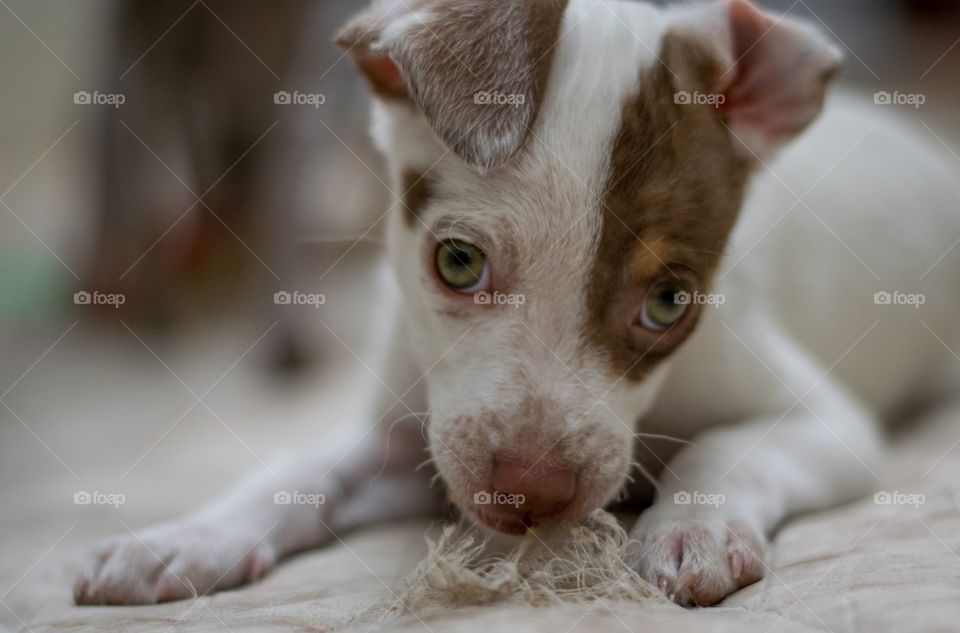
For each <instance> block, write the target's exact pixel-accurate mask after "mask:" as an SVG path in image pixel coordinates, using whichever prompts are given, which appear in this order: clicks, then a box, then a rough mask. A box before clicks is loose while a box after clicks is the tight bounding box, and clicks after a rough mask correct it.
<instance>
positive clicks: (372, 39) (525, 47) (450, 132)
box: [337, 0, 567, 169]
mask: <svg viewBox="0 0 960 633" xmlns="http://www.w3.org/2000/svg"><path fill="white" fill-rule="evenodd" d="M566 4H567V0H495V1H494V0H489V1H485V2H480V1H474V2H464V1H463V0H380V1H379V2H376V3H375V4H374V6H373V7H372V8H371V9H369V10H367V11H366V12H365V13H363V14H361V15H360V16H358V17H357V18H355V19H354V20H353V21H352V22H350V23H349V24H348V25H347V26H346V27H345V28H344V29H343V30H342V31H341V32H340V34H339V35H338V37H337V43H338V44H339V45H340V46H342V47H343V48H345V49H346V50H348V51H350V52H351V53H352V54H353V56H354V58H355V59H356V61H357V65H358V66H359V68H360V70H361V72H362V73H363V74H364V75H365V76H366V78H367V80H368V81H369V83H370V85H371V86H372V87H373V90H374V93H375V94H376V95H377V96H378V97H379V98H381V99H384V100H388V101H398V100H399V101H404V100H405V101H409V102H410V103H411V104H412V105H413V106H414V107H416V108H418V109H419V110H420V111H421V112H422V114H423V115H424V117H425V118H426V120H427V123H428V124H429V125H430V127H431V129H433V131H434V133H435V134H436V135H437V137H438V138H439V139H440V141H441V142H442V143H443V144H444V145H445V146H446V147H448V148H449V149H450V150H452V151H453V152H454V153H455V154H456V155H457V156H459V157H460V158H461V159H462V160H463V161H465V162H466V163H467V164H469V165H471V166H473V167H476V168H478V169H491V168H493V167H497V166H499V165H501V164H503V163H504V162H506V161H507V160H508V159H509V158H510V157H511V156H513V155H514V154H515V153H516V152H517V150H519V149H520V147H521V146H522V145H523V143H524V141H525V140H526V138H527V136H528V134H529V132H530V128H531V127H532V126H533V123H534V121H535V120H536V116H537V113H538V112H539V109H540V105H541V103H542V101H543V95H544V93H545V92H546V85H547V80H548V76H549V71H550V68H551V62H552V52H553V50H554V48H555V47H556V43H557V41H558V39H559V37H560V26H561V23H562V21H563V14H564V10H565V8H566Z"/></svg>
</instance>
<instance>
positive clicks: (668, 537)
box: [630, 520, 764, 606]
mask: <svg viewBox="0 0 960 633" xmlns="http://www.w3.org/2000/svg"><path fill="white" fill-rule="evenodd" d="M763 541H764V540H763V538H762V537H761V536H760V535H759V532H757V531H756V530H753V529H752V528H750V527H748V526H747V524H746V523H744V522H740V521H731V522H724V521H720V520H712V521H696V522H693V521H675V522H673V523H672V524H670V525H668V526H661V527H659V528H655V529H654V530H653V531H652V532H651V533H650V534H649V535H647V536H643V537H642V538H641V539H640V541H639V542H638V543H637V544H636V546H635V547H634V548H633V550H632V556H631V561H630V562H631V564H632V565H633V566H634V568H635V569H636V570H637V571H638V572H639V573H640V575H641V576H643V577H644V578H646V579H647V580H648V581H650V582H652V583H653V584H655V585H656V586H657V587H659V588H660V590H661V591H663V593H664V594H665V595H667V596H668V597H669V598H670V599H671V600H673V601H674V602H676V603H677V604H680V605H684V606H708V605H713V604H716V603H718V602H720V601H721V600H723V599H724V598H726V597H727V596H728V595H730V594H731V593H733V592H735V591H737V590H738V589H740V588H742V587H746V586H747V585H750V584H753V583H754V582H757V581H758V580H760V578H762V577H763V570H764V564H763Z"/></svg>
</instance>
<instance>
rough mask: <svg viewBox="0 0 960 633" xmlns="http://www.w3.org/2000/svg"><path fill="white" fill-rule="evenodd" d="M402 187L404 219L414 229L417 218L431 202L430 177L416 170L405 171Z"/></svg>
mask: <svg viewBox="0 0 960 633" xmlns="http://www.w3.org/2000/svg"><path fill="white" fill-rule="evenodd" d="M401 186H402V187H403V205H402V208H403V219H404V221H405V222H406V224H407V226H408V227H412V226H414V225H415V224H417V218H419V217H420V216H421V214H422V213H423V210H424V208H425V207H426V206H427V204H428V203H429V202H430V198H431V196H432V193H433V190H432V187H431V185H430V176H429V175H428V174H425V173H423V172H421V171H419V170H416V169H405V170H404V171H403V174H402V178H401Z"/></svg>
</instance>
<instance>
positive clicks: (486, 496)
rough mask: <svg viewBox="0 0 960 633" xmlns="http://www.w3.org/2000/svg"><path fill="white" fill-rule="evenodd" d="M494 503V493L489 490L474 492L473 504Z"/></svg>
mask: <svg viewBox="0 0 960 633" xmlns="http://www.w3.org/2000/svg"><path fill="white" fill-rule="evenodd" d="M491 503H493V495H491V494H490V493H489V492H487V491H485V490H482V491H480V492H475V493H473V505H475V506H488V505H490V504H491Z"/></svg>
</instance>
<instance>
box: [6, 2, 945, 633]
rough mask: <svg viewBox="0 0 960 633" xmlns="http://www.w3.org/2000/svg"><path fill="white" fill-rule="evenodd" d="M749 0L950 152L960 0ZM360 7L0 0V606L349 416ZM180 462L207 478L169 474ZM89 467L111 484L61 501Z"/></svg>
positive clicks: (359, 228)
mask: <svg viewBox="0 0 960 633" xmlns="http://www.w3.org/2000/svg"><path fill="white" fill-rule="evenodd" d="M760 4H763V5H765V6H767V7H769V8H771V9H772V10H775V11H778V12H781V13H783V12H786V13H789V14H790V15H792V16H795V17H802V18H806V19H808V20H811V21H813V22H815V23H817V24H820V26H821V27H822V28H824V29H826V30H827V31H829V32H830V33H831V34H832V36H833V37H834V38H835V39H836V40H837V41H838V42H840V43H841V45H842V46H843V48H844V49H845V50H846V54H847V65H846V70H845V75H844V78H843V80H842V81H843V82H844V83H845V84H846V87H847V88H848V89H851V90H856V91H859V92H860V93H862V94H863V98H864V99H868V100H871V101H872V99H873V95H874V94H875V93H876V92H878V91H880V92H891V93H893V92H895V91H900V92H903V93H910V94H922V95H924V97H925V103H924V104H923V106H922V107H921V108H920V109H917V110H911V111H910V116H911V117H912V119H913V121H914V123H915V124H916V125H917V127H918V129H920V130H921V132H922V133H924V134H930V135H932V136H935V137H936V139H937V142H939V143H942V144H944V146H946V147H947V149H949V151H950V152H951V153H952V154H953V156H954V157H956V158H957V161H958V164H957V167H958V169H960V155H958V152H957V150H956V149H955V148H956V147H957V145H955V143H956V142H957V141H960V127H958V125H957V123H958V121H957V111H958V107H960V79H958V78H960V2H957V1H955V0H909V1H908V0H844V1H843V2H837V1H836V0H796V1H791V0H765V1H763V2H761V3H760ZM359 8H360V3H358V2H355V1H351V0H315V1H310V2H308V1H305V0H271V1H270V2H265V1H260V2H255V1H253V0H234V1H228V0H122V1H118V0H0V86H2V87H3V89H2V91H0V95H2V96H0V508H3V510H0V592H2V593H0V596H2V597H3V598H2V600H0V601H5V602H4V603H3V604H4V606H5V605H6V604H12V601H13V598H11V597H8V593H9V595H10V596H15V595H17V594H16V592H18V591H24V587H25V586H26V585H28V584H30V582H31V580H33V581H36V582H39V581H41V580H44V579H46V580H47V581H49V582H51V583H53V584H54V585H57V586H58V587H59V589H57V591H58V592H59V593H57V595H60V593H64V595H66V593H67V592H69V584H67V585H66V586H60V585H62V584H63V583H61V579H60V578H59V577H58V576H57V574H60V573H63V572H62V571H57V570H55V569H54V568H53V566H49V565H48V566H45V565H36V566H34V564H35V563H37V562H38V557H41V555H42V554H43V553H44V552H45V551H51V549H58V550H63V551H62V552H61V553H63V554H64V555H69V556H74V555H80V554H82V553H83V551H85V550H86V549H88V548H89V547H91V546H92V545H93V544H94V543H95V541H96V540H97V539H98V538H99V537H101V536H104V535H106V534H109V533H114V532H118V531H123V530H124V529H126V528H127V526H128V525H129V527H132V528H138V527H142V524H144V523H150V522H153V521H158V520H162V519H166V518H170V517H171V516H174V515H176V514H179V513H182V512H183V511H184V510H186V509H188V508H190V507H193V506H195V505H197V504H198V503H200V502H201V501H202V500H204V499H208V498H209V497H210V496H212V495H214V494H216V493H217V492H218V491H220V490H222V489H224V488H225V487H227V486H229V484H230V482H231V481H232V480H234V479H235V478H236V477H237V476H238V474H239V473H242V472H244V471H249V470H251V469H256V468H260V467H263V464H264V462H265V461H267V460H268V459H269V455H270V454H272V453H273V452H274V451H276V450H279V449H281V448H283V447H284V446H290V445H292V444H297V443H300V444H309V443H311V442H322V441H323V437H324V434H325V433H326V432H328V431H329V430H330V429H331V428H333V427H336V426H337V425H342V424H347V423H351V422H356V421H357V419H358V413H357V412H358V411H359V410H360V408H361V407H362V405H363V400H364V391H363V386H364V385H368V384H369V383H371V382H373V381H374V380H375V378H374V377H373V376H372V374H371V369H370V367H371V365H372V363H373V356H374V355H371V354H370V350H369V347H370V345H369V342H368V341H366V340H365V336H364V332H365V331H366V324H368V323H369V322H370V320H371V319H376V318H378V310H379V302H378V296H377V293H376V292H375V291H374V288H375V285H374V284H373V283H372V280H373V279H374V278H375V276H376V267H375V264H376V261H377V256H378V255H377V254H378V242H379V235H380V228H381V224H382V222H381V221H380V220H381V219H382V214H383V212H384V211H385V210H386V209H387V206H388V204H389V202H390V199H391V196H392V194H391V193H390V192H389V190H388V188H387V186H386V185H385V184H384V178H385V176H384V174H383V170H382V164H381V162H380V159H379V158H378V157H377V156H376V155H375V154H374V152H373V150H372V148H371V147H370V144H369V142H368V140H367V134H366V119H367V110H368V105H367V102H368V98H367V94H366V91H365V89H364V87H363V85H362V84H361V82H360V80H359V78H358V77H357V75H356V73H355V72H354V71H353V67H352V63H351V60H350V59H348V58H345V57H344V55H343V54H342V52H341V51H339V50H338V49H337V48H336V47H335V46H333V44H331V40H332V36H333V34H334V32H335V31H336V30H337V28H338V27H339V26H340V25H341V24H343V23H344V22H345V21H346V19H347V18H348V17H349V16H350V15H351V14H352V13H353V12H356V11H357V10H359ZM924 128H926V129H924ZM296 297H300V298H301V299H302V302H301V303H299V304H297V300H296ZM288 299H289V301H288ZM294 438H296V439H294ZM172 473H176V474H177V475H178V477H181V478H186V480H189V481H193V482H196V483H195V485H193V486H190V487H189V489H183V488H182V487H177V486H174V487H170V486H163V485H158V484H162V482H163V480H164V479H165V478H167V477H169V476H171V474H172ZM181 480H183V479H181ZM94 490H99V491H110V492H114V493H119V494H124V495H125V497H126V503H125V504H124V505H123V507H120V508H109V507H92V506H89V505H83V504H74V503H73V495H74V494H76V493H77V492H78V491H94ZM125 517H126V519H125ZM130 517H136V518H135V519H133V518H130ZM129 522H133V523H129ZM12 535H16V538H12ZM51 543H53V544H54V545H53V546H51ZM54 546H55V547H54ZM25 570H26V571H25ZM45 574H46V576H45ZM28 578H29V579H31V580H27V579H28ZM21 617H26V616H24V615H21V614H19V613H18V612H17V610H16V609H11V608H10V607H7V608H6V609H0V624H8V625H9V626H10V627H11V628H18V627H19V624H23V622H22V620H21ZM18 620H21V621H20V623H19V624H18Z"/></svg>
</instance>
